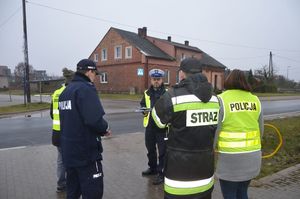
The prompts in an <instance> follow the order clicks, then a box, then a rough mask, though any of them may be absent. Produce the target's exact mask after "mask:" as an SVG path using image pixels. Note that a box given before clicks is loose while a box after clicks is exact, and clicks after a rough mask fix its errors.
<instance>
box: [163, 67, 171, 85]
mask: <svg viewBox="0 0 300 199" xmlns="http://www.w3.org/2000/svg"><path fill="white" fill-rule="evenodd" d="M164 84H166V85H169V84H170V71H169V70H165V77H164Z"/></svg>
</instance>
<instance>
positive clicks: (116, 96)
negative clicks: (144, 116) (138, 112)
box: [99, 93, 143, 101]
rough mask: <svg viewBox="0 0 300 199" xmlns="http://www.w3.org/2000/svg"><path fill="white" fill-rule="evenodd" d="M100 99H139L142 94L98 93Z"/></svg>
mask: <svg viewBox="0 0 300 199" xmlns="http://www.w3.org/2000/svg"><path fill="white" fill-rule="evenodd" d="M99 96H100V99H112V100H137V101H139V100H141V99H142V97H143V95H142V94H135V95H129V94H105V93H101V94H99Z"/></svg>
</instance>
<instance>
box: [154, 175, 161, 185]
mask: <svg viewBox="0 0 300 199" xmlns="http://www.w3.org/2000/svg"><path fill="white" fill-rule="evenodd" d="M163 182H164V176H163V175H162V174H158V175H157V176H156V178H155V179H154V181H153V182H152V184H153V185H160V184H161V183H163Z"/></svg>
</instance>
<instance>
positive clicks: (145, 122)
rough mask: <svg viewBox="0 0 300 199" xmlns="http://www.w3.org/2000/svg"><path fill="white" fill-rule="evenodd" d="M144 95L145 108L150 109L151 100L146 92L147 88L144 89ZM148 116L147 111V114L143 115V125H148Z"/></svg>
mask: <svg viewBox="0 0 300 199" xmlns="http://www.w3.org/2000/svg"><path fill="white" fill-rule="evenodd" d="M144 95H145V103H146V108H148V109H150V108H151V101H150V96H149V95H148V94H147V90H145V91H144ZM149 117H150V112H149V113H148V115H147V116H146V117H144V127H147V126H148V123H149Z"/></svg>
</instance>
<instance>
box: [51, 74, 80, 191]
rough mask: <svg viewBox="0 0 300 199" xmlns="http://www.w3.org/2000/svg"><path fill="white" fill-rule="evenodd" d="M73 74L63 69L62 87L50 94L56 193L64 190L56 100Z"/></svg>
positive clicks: (64, 180) (64, 182)
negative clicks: (55, 166)
mask: <svg viewBox="0 0 300 199" xmlns="http://www.w3.org/2000/svg"><path fill="white" fill-rule="evenodd" d="M73 75H74V72H73V71H72V70H68V69H67V68H64V69H63V76H64V77H65V84H64V85H62V86H61V87H60V88H59V89H57V90H55V91H54V93H53V94H52V101H51V108H50V117H51V119H52V144H53V145H54V146H56V147H57V152H58V153H57V170H56V171H57V178H58V179H57V188H56V192H57V193H60V192H64V191H65V190H66V170H65V167H64V165H63V163H62V156H61V148H60V142H59V139H60V119H59V110H58V98H59V96H60V94H61V93H62V92H63V91H64V90H65V88H66V86H67V85H68V83H69V82H70V81H71V79H72V78H73Z"/></svg>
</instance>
